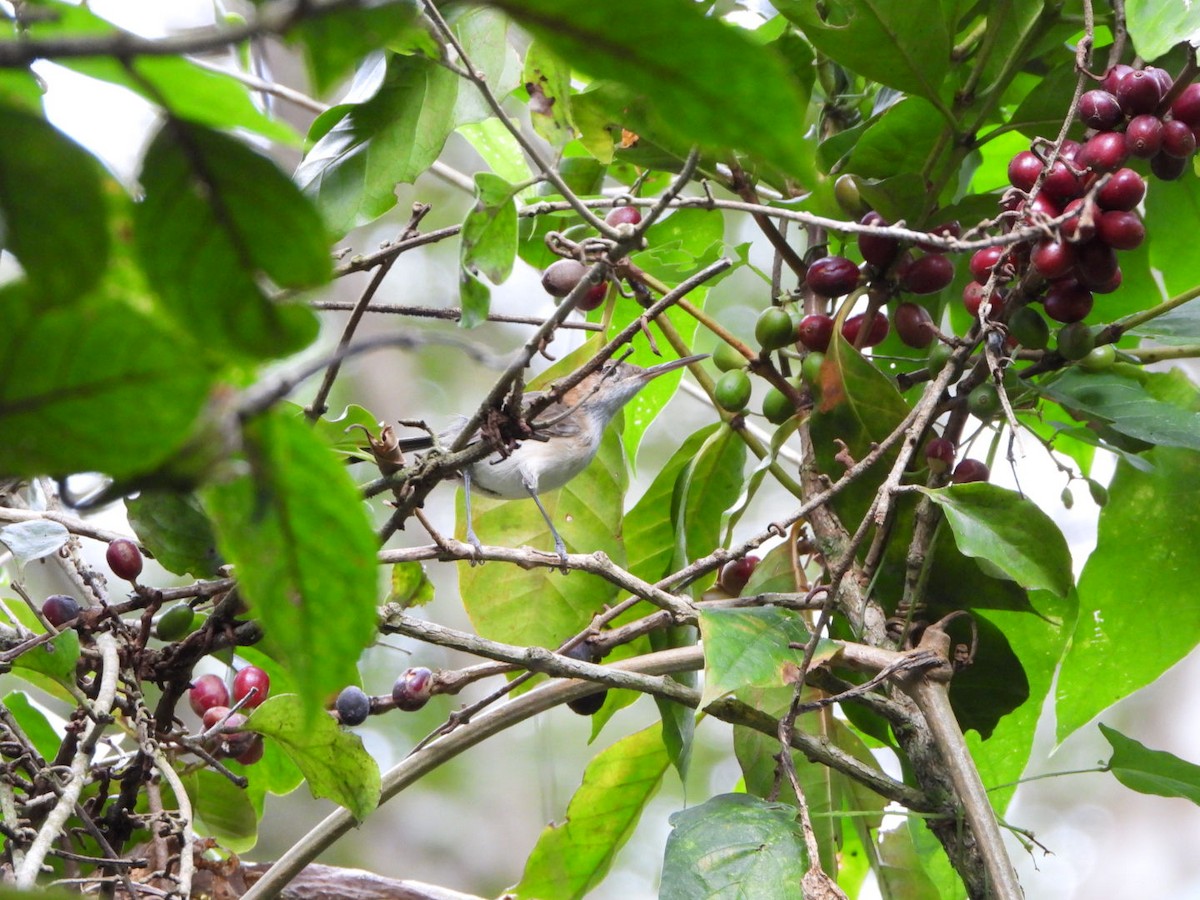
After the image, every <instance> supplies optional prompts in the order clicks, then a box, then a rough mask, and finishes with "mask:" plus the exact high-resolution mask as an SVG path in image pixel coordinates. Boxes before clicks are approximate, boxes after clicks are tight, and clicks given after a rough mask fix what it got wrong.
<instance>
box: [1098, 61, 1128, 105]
mask: <svg viewBox="0 0 1200 900" xmlns="http://www.w3.org/2000/svg"><path fill="white" fill-rule="evenodd" d="M1132 71H1133V66H1127V65H1125V64H1124V63H1117V64H1116V65H1115V66H1113V67H1112V68H1111V69H1109V70H1108V71H1107V72H1106V73H1105V74H1104V78H1103V79H1101V81H1100V88H1101V89H1102V90H1105V91H1108V92H1109V93H1110V94H1112V95H1113V96H1114V97H1115V96H1116V94H1117V85H1118V84H1120V83H1121V79H1122V78H1124V77H1125V76H1126V75H1128V74H1129V73H1130V72H1132Z"/></svg>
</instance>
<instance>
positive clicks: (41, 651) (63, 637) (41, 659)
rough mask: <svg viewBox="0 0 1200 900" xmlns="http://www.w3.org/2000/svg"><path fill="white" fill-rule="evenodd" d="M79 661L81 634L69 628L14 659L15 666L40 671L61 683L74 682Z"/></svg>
mask: <svg viewBox="0 0 1200 900" xmlns="http://www.w3.org/2000/svg"><path fill="white" fill-rule="evenodd" d="M78 662H79V635H78V634H76V633H75V631H74V630H73V629H71V628H67V629H65V630H63V631H60V632H59V633H58V636H57V637H55V638H53V639H51V640H49V641H46V642H45V643H44V644H38V645H37V646H36V647H31V648H30V649H28V650H26V651H25V652H24V653H22V654H21V655H20V656H18V657H17V658H16V659H14V660H13V668H17V669H29V670H30V671H33V672H40V673H41V674H43V675H48V676H49V677H50V678H53V679H54V680H55V681H57V682H59V683H61V684H74V683H75V665H76V663H78Z"/></svg>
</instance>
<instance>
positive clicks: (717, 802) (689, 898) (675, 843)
mask: <svg viewBox="0 0 1200 900" xmlns="http://www.w3.org/2000/svg"><path fill="white" fill-rule="evenodd" d="M671 827H672V831H671V834H670V836H669V837H668V838H667V849H666V855H665V858H664V860H663V874H662V887H661V888H660V889H659V894H658V896H659V898H660V900H695V898H697V897H738V898H743V900H769V898H775V897H780V896H783V895H784V894H786V893H787V892H788V891H792V892H793V893H794V890H795V889H797V888H798V886H799V884H800V882H801V880H802V879H803V878H804V873H805V872H807V871H808V851H807V849H806V847H805V844H804V835H803V832H802V831H801V829H800V824H799V823H798V822H797V821H796V810H795V809H794V808H793V807H790V806H786V805H784V804H782V803H768V802H766V801H765V800H759V799H758V798H757V797H751V796H749V795H748V794H720V795H718V796H716V797H713V798H711V799H710V800H707V801H705V802H704V803H701V804H700V805H699V806H694V807H692V808H691V809H685V810H683V811H682V812H677V813H675V815H673V816H671ZM781 892H782V893H781Z"/></svg>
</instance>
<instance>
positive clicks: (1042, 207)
mask: <svg viewBox="0 0 1200 900" xmlns="http://www.w3.org/2000/svg"><path fill="white" fill-rule="evenodd" d="M1017 210H1018V211H1019V212H1023V213H1025V214H1026V218H1027V219H1028V218H1029V213H1037V214H1038V215H1042V216H1045V217H1046V218H1047V219H1056V218H1058V217H1059V216H1060V215H1062V206H1061V205H1060V204H1059V203H1058V202H1057V201H1055V200H1054V198H1053V197H1051V196H1050V195H1049V194H1045V193H1039V194H1038V195H1037V196H1036V197H1034V198H1033V199H1032V200H1023V201H1021V202H1020V203H1018V204H1017Z"/></svg>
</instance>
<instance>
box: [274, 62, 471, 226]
mask: <svg viewBox="0 0 1200 900" xmlns="http://www.w3.org/2000/svg"><path fill="white" fill-rule="evenodd" d="M373 65H377V66H384V65H385V63H383V62H382V61H381V62H379V63H377V64H373ZM366 75H367V73H360V78H363V77H366ZM382 77H383V83H382V84H381V86H380V87H379V90H378V91H377V92H376V93H375V94H374V95H373V96H372V97H371V98H370V99H368V100H366V101H364V102H361V103H351V104H347V105H346V106H345V110H344V114H343V116H342V118H341V120H340V121H339V122H337V124H336V125H334V126H333V127H332V128H330V129H329V130H328V131H327V133H325V134H324V135H322V136H321V137H320V139H319V140H317V142H316V143H315V144H314V145H313V147H312V148H311V149H310V150H309V151H308V153H307V154H305V156H304V160H303V161H302V162H301V163H300V166H299V168H298V169H297V170H296V181H297V183H298V184H299V185H300V186H301V187H302V188H303V189H304V190H305V191H306V192H307V193H308V194H309V196H311V197H313V199H314V200H316V202H317V205H318V206H319V207H320V209H321V212H322V213H324V215H325V220H326V221H327V222H328V223H329V227H330V228H332V229H333V231H334V233H335V234H339V235H344V234H346V233H347V232H348V231H350V230H351V229H352V228H355V227H356V226H358V225H363V224H365V223H367V222H370V221H372V220H374V219H377V218H379V216H381V215H383V214H384V213H385V212H387V211H388V210H390V209H391V208H392V207H393V206H395V205H396V192H395V188H396V185H397V184H411V183H412V182H414V181H415V180H416V178H417V176H418V175H420V174H422V173H423V172H424V171H425V170H426V169H428V168H429V167H430V166H431V165H432V164H433V161H434V160H436V159H437V158H438V156H439V155H440V154H441V152H442V147H443V145H444V144H445V143H446V138H448V137H449V136H450V132H451V131H453V130H454V115H453V113H454V98H455V97H456V96H457V95H458V79H457V77H456V76H455V75H454V74H453V73H452V72H450V71H448V70H446V69H444V68H442V67H441V66H439V65H437V63H435V62H433V61H432V60H429V59H426V58H424V57H421V56H397V55H395V54H389V55H388V56H387V59H386V70H385V73H384V74H383V76H382ZM314 124H315V123H314Z"/></svg>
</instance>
